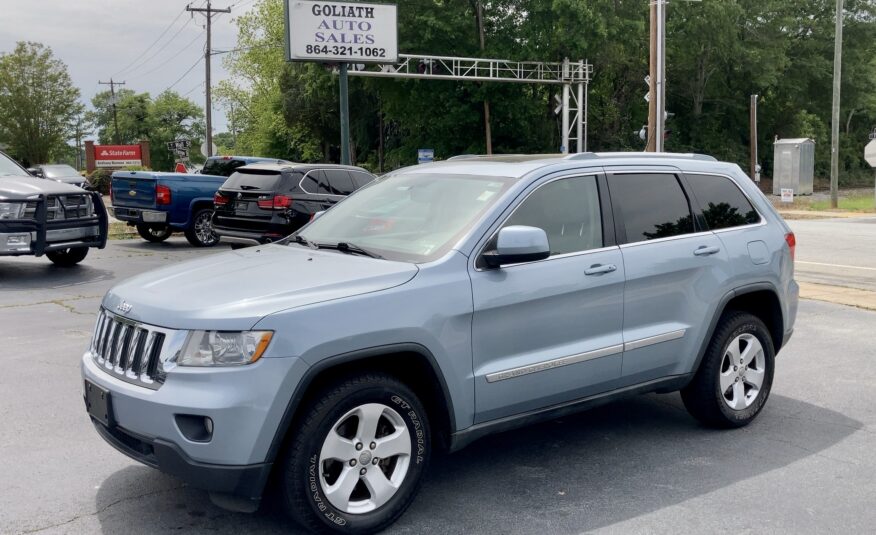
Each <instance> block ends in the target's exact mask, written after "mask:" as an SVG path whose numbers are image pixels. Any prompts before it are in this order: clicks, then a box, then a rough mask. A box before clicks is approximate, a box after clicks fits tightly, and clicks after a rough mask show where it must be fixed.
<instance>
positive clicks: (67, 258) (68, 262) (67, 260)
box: [46, 247, 88, 267]
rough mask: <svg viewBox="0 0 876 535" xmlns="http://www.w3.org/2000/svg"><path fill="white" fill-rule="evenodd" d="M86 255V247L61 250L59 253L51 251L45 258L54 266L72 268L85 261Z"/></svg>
mask: <svg viewBox="0 0 876 535" xmlns="http://www.w3.org/2000/svg"><path fill="white" fill-rule="evenodd" d="M87 255H88V247H77V248H75V249H61V250H59V251H51V252H48V253H46V257H48V259H49V260H51V261H52V262H53V263H54V264H55V265H56V266H61V267H72V266H75V265H76V264H78V263H79V262H82V261H83V260H85V257H86V256H87Z"/></svg>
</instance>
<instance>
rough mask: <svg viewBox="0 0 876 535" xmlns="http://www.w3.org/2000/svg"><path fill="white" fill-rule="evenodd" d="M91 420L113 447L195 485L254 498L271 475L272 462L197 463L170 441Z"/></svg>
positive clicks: (257, 496)
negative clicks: (252, 463) (248, 463)
mask: <svg viewBox="0 0 876 535" xmlns="http://www.w3.org/2000/svg"><path fill="white" fill-rule="evenodd" d="M91 422H92V423H93V424H94V429H95V430H96V431H97V434H99V435H100V436H101V437H102V438H103V439H104V440H106V441H107V442H108V443H109V444H110V445H111V446H112V447H114V448H115V449H117V450H119V451H120V452H122V453H124V454H125V455H127V456H128V457H130V458H132V459H134V460H135V461H139V462H141V463H143V464H145V465H147V466H151V467H152V468H157V469H158V470H161V471H162V472H164V473H166V474H169V475H172V476H174V477H177V478H179V479H181V480H183V481H185V482H186V483H188V484H190V485H192V486H193V487H196V488H200V489H204V490H208V491H210V492H218V493H223V494H231V495H234V496H239V497H241V498H248V499H258V498H259V497H261V495H262V491H263V490H264V488H265V484H266V483H267V481H268V477H269V476H270V474H271V467H272V463H260V464H254V465H249V466H226V465H221V464H209V463H201V462H198V461H195V460H193V459H191V458H190V457H189V456H188V455H186V454H185V452H184V451H183V450H182V449H181V448H180V447H179V446H177V445H176V444H174V443H173V442H170V441H167V440H163V439H160V438H149V437H144V436H141V435H137V434H136V433H133V432H131V431H127V430H126V429H123V428H121V427H119V426H115V427H111V428H110V427H107V426H105V425H103V424H102V423H100V422H98V421H96V420H94V419H93V418H92V420H91Z"/></svg>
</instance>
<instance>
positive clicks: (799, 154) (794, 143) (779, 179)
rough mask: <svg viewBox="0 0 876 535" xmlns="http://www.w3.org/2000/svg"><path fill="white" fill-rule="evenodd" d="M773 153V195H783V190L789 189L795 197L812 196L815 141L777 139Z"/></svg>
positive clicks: (806, 139) (807, 139)
mask: <svg viewBox="0 0 876 535" xmlns="http://www.w3.org/2000/svg"><path fill="white" fill-rule="evenodd" d="M773 151H774V152H773V195H781V193H782V189H789V188H790V189H792V190H794V195H812V181H813V177H814V175H815V141H813V140H811V139H809V138H795V139H777V140H776V142H775V143H774V144H773Z"/></svg>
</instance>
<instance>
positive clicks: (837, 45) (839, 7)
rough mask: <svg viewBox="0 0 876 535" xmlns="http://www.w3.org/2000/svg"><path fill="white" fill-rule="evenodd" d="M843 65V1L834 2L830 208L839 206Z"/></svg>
mask: <svg viewBox="0 0 876 535" xmlns="http://www.w3.org/2000/svg"><path fill="white" fill-rule="evenodd" d="M842 63H843V0H836V34H835V36H834V42H833V110H832V112H831V119H830V207H831V208H836V207H837V206H838V204H839V118H840V116H839V115H840V81H841V80H842Z"/></svg>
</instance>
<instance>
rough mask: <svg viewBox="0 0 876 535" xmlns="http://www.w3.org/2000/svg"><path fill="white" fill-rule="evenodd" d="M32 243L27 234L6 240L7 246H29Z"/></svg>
mask: <svg viewBox="0 0 876 535" xmlns="http://www.w3.org/2000/svg"><path fill="white" fill-rule="evenodd" d="M29 241H30V236H28V235H27V234H14V235H12V236H8V237H7V238H6V245H27V244H28V242H29Z"/></svg>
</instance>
